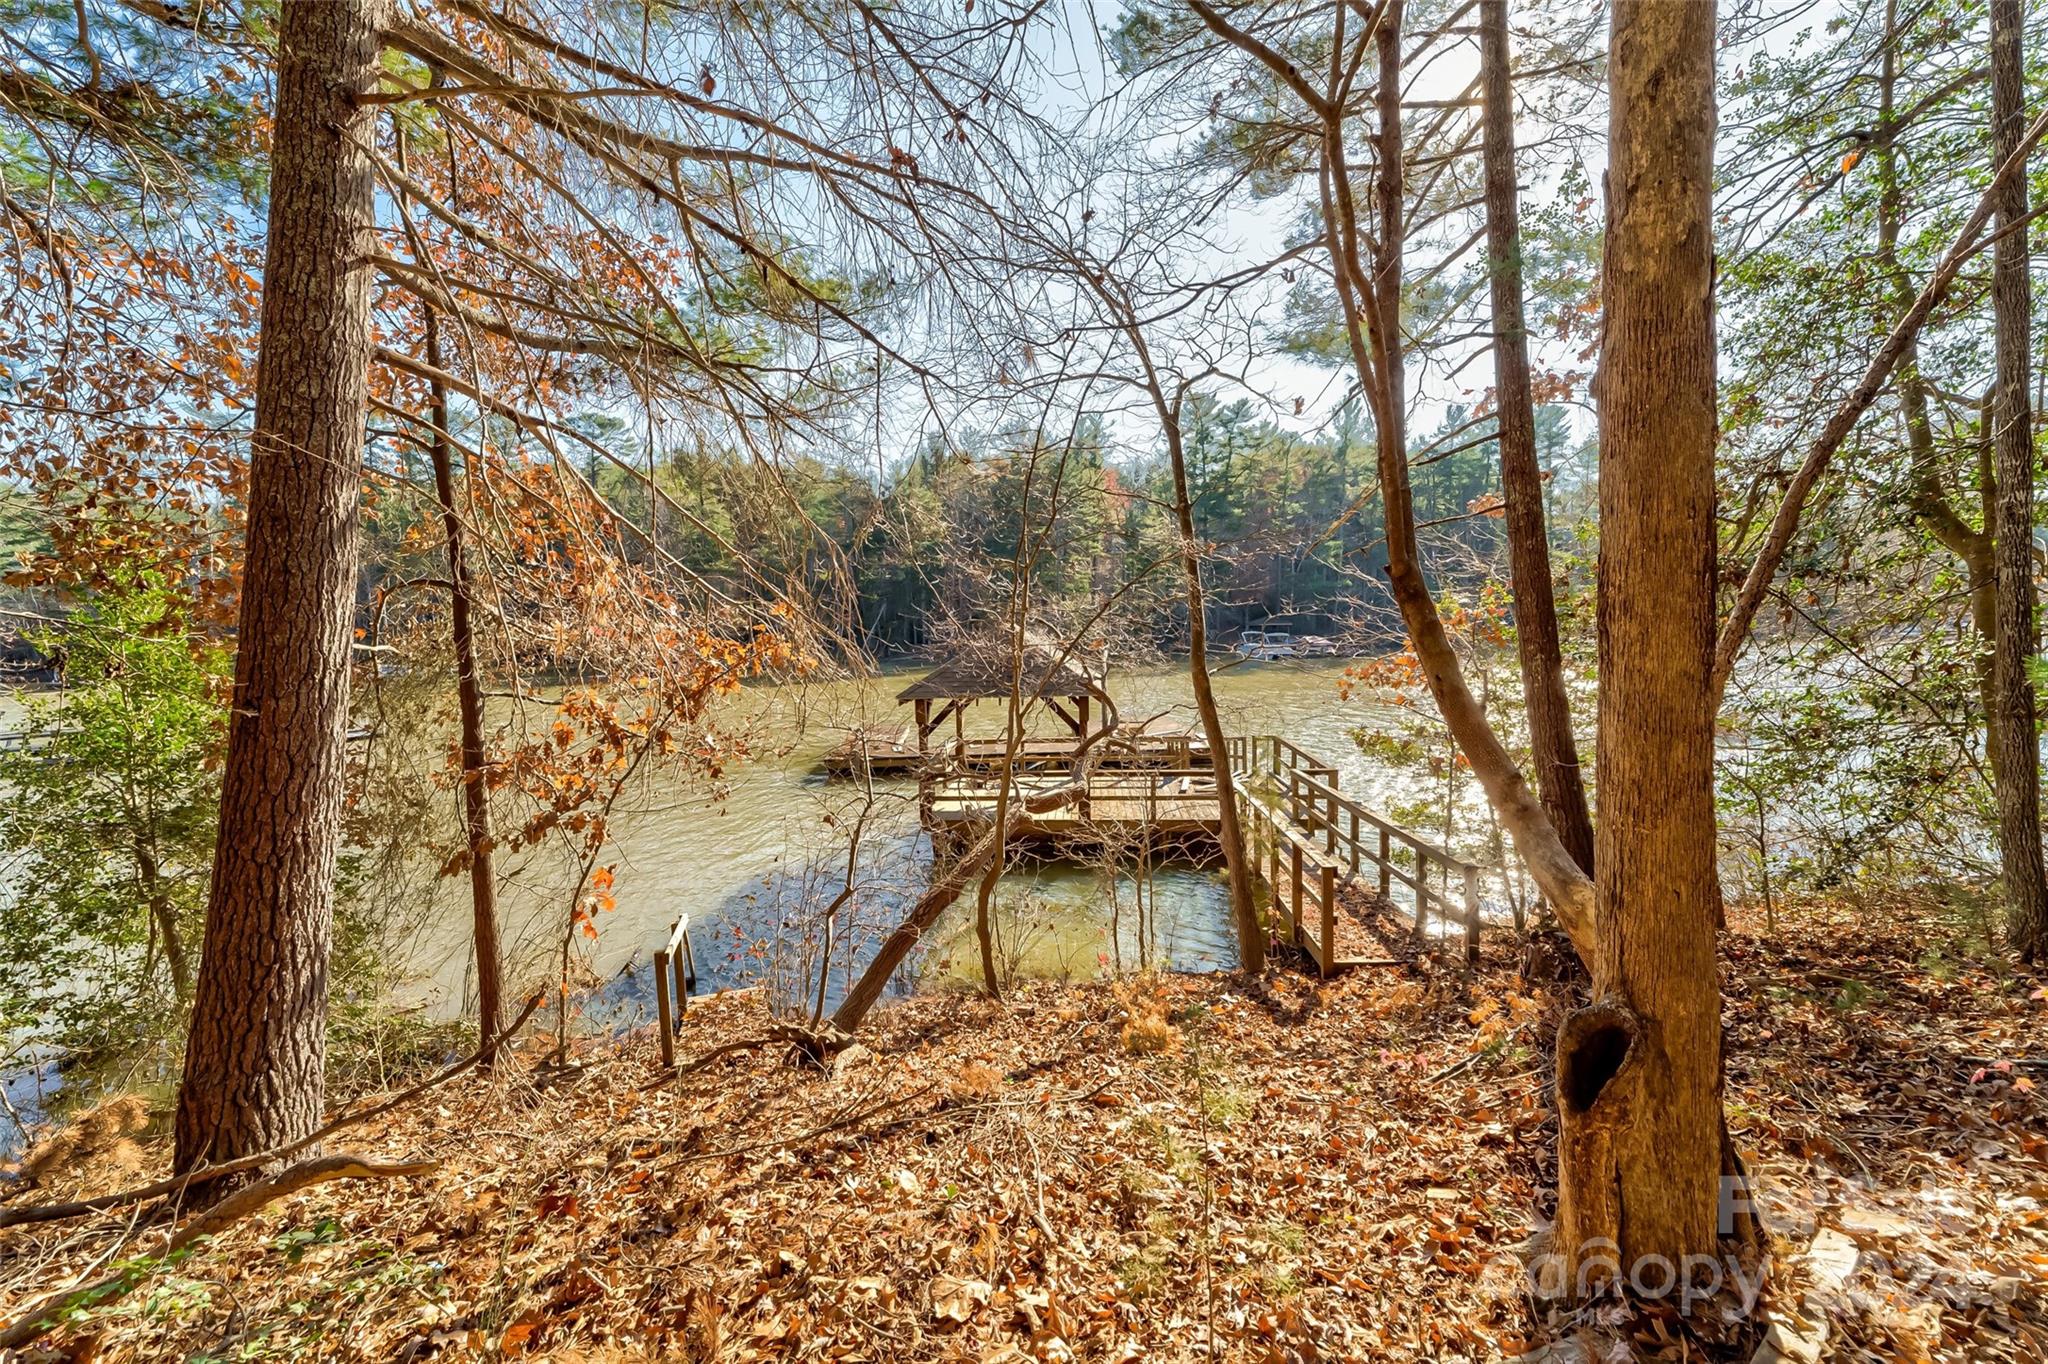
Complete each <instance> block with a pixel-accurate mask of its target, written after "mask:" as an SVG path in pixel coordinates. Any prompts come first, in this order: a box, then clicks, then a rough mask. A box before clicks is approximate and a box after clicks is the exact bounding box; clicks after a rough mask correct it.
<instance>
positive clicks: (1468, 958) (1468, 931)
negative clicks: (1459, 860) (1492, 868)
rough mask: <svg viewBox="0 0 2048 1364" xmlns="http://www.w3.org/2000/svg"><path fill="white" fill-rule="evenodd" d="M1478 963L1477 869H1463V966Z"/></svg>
mask: <svg viewBox="0 0 2048 1364" xmlns="http://www.w3.org/2000/svg"><path fill="white" fill-rule="evenodd" d="M1478 963H1479V868H1477V867H1471V866H1468V867H1466V868H1465V964H1466V965H1467V966H1476V965H1477V964H1478Z"/></svg>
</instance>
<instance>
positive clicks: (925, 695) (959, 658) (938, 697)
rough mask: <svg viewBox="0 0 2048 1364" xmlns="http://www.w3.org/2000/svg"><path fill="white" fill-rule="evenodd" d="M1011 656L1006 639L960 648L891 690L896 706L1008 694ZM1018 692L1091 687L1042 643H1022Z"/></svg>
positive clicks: (1063, 692)
mask: <svg viewBox="0 0 2048 1364" xmlns="http://www.w3.org/2000/svg"><path fill="white" fill-rule="evenodd" d="M1015 658H1016V655H1015V653H1014V651H1013V650H1012V649H1010V648H1009V647H1007V642H1005V643H998V644H988V645H983V646H981V647H975V646H973V645H969V646H965V647H964V648H963V649H962V650H961V651H959V652H957V653H955V655H954V656H953V657H952V658H950V659H948V660H947V661H946V662H944V663H941V664H940V665H939V666H938V667H936V668H934V669H932V670H931V671H930V672H928V673H926V674H925V675H924V676H923V677H921V678H919V679H918V680H917V681H915V682H913V683H911V684H910V685H909V686H907V687H905V688H904V689H903V690H902V691H900V692H897V693H896V704H897V705H899V706H900V705H903V704H905V703H907V702H911V701H952V700H962V699H964V700H969V701H981V700H987V699H990V698H992V697H1000V696H1008V695H1009V694H1010V677H1011V674H1012V673H1013V672H1014V671H1015V666H1014V664H1015ZM1022 676H1023V690H1024V695H1025V696H1027V697H1029V696H1089V695H1092V694H1093V693H1094V691H1095V689H1096V685H1095V683H1094V682H1093V681H1092V680H1091V679H1090V677H1089V675H1088V673H1087V671H1086V670H1085V669H1084V668H1083V667H1082V666H1081V664H1080V663H1079V662H1078V661H1076V660H1075V659H1074V658H1072V657H1062V651H1061V650H1060V649H1058V648H1055V647H1053V646H1051V645H1048V644H1038V643H1027V644H1026V645H1025V646H1024V671H1023V674H1022Z"/></svg>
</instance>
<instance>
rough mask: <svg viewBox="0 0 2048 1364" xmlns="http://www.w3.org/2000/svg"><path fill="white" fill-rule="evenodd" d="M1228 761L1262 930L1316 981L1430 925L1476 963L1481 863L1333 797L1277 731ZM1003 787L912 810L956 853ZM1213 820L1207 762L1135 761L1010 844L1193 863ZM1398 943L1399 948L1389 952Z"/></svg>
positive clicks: (1026, 786) (923, 793) (1329, 773)
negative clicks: (1173, 856) (1139, 853)
mask: <svg viewBox="0 0 2048 1364" xmlns="http://www.w3.org/2000/svg"><path fill="white" fill-rule="evenodd" d="M1227 756H1228V759H1229V763H1230V772H1231V776H1232V778H1233V785H1234V788H1235V791H1236V796H1237V802H1236V803H1237V809H1238V816H1239V823H1240V827H1241V828H1242V830H1243V833H1244V839H1245V847H1246V850H1247V851H1248V852H1249V853H1250V855H1251V861H1252V870H1253V873H1254V875H1255V876H1256V878H1257V879H1258V880H1259V881H1260V882H1262V883H1263V884H1264V887H1265V889H1266V891H1267V893H1268V897H1269V903H1270V909H1269V913H1270V914H1271V915H1272V917H1273V919H1274V924H1273V926H1274V928H1275V929H1276V930H1277V931H1278V932H1279V933H1280V935H1281V936H1282V937H1283V938H1284V939H1285V940H1286V941H1288V942H1290V943H1292V944H1294V945H1295V946H1297V947H1299V948H1300V949H1301V950H1302V951H1304V952H1306V953H1307V954H1308V956H1309V957H1310V959H1311V960H1313V961H1314V962H1315V964H1316V969H1317V970H1318V972H1319V973H1320V974H1322V975H1326V976H1327V975H1331V974H1334V973H1335V972H1337V971H1340V970H1343V969H1345V968H1347V967H1352V966H1362V965H1377V964H1386V963H1388V962H1391V961H1393V960H1396V959H1398V958H1399V956H1400V954H1401V953H1402V952H1406V953H1407V954H1409V955H1412V953H1413V950H1414V948H1416V947H1419V946H1420V945H1421V944H1422V943H1423V941H1424V940H1425V939H1426V938H1427V936H1428V934H1429V931H1430V930H1429V925H1430V921H1431V920H1432V919H1434V920H1436V921H1438V922H1439V923H1440V924H1443V925H1445V926H1447V927H1452V928H1455V929H1456V930H1458V931H1459V932H1460V933H1461V935H1462V938H1463V948H1464V952H1465V957H1466V959H1467V961H1474V960H1477V958H1478V954H1479V934H1480V899H1479V883H1480V878H1481V876H1482V875H1483V874H1484V872H1485V869H1484V868H1482V867H1480V866H1479V865H1478V864H1476V863H1472V862H1467V861H1465V860H1463V859H1462V858H1458V857H1454V856H1452V855H1451V854H1450V853H1449V852H1447V851H1445V850H1444V849H1442V848H1440V847H1438V846H1437V845H1435V844H1434V843H1431V842H1430V841H1429V840H1427V839H1425V838H1422V837H1420V836H1419V835H1416V834H1413V833H1410V832H1409V831H1408V830H1406V829H1403V828H1401V827H1400V826H1399V825H1397V824H1394V823H1393V822H1391V821H1389V820H1387V819H1384V818H1382V817H1381V816H1379V815H1377V814H1375V813H1374V812H1372V811H1371V810H1369V809H1367V808H1366V807H1365V806H1363V805H1361V804H1359V803H1358V802H1357V801H1354V800H1352V799H1350V798H1349V797H1347V796H1345V795H1343V794H1341V793H1340V792H1339V791H1338V789H1337V780H1338V778H1337V771H1336V769H1335V768H1334V767H1331V766H1329V765H1328V764H1326V763H1323V762H1321V761H1320V760H1318V759H1317V758H1316V757H1315V756H1314V755H1312V754H1310V753H1308V752H1307V751H1305V750H1304V749H1302V748H1300V747H1299V746H1297V745H1295V744H1293V743H1290V742H1289V741H1288V740H1286V739H1283V738H1280V737H1278V736H1277V735H1250V736H1244V737H1240V738H1234V739H1231V740H1229V742H1228V753H1227ZM1069 780H1070V777H1069V773H1068V772H1067V771H1065V770H1062V769H1061V767H1060V764H1058V763H1057V762H1056V761H1052V760H1047V762H1046V763H1045V765H1044V767H1043V768H1042V769H1041V770H1037V771H1021V772H1019V773H1018V774H1017V775H1016V776H1015V777H1013V778H1012V780H1011V786H1010V792H1011V797H1010V798H1011V799H1012V800H1013V801H1015V800H1028V799H1030V797H1031V796H1033V795H1034V794H1040V793H1044V792H1049V791H1052V790H1055V789H1057V788H1058V787H1060V786H1063V785H1065V784H1066V783H1067V782H1068V781H1069ZM1000 791H1001V783H1000V780H999V779H997V778H995V777H994V776H993V775H992V774H985V773H966V774H961V775H953V776H946V777H938V776H928V777H927V778H926V779H925V780H924V781H922V782H921V783H920V787H919V805H920V812H921V814H922V818H923V822H924V826H925V828H926V829H927V830H929V831H930V833H931V835H932V838H933V841H934V843H935V845H937V846H938V847H939V848H941V849H942V850H943V849H948V848H952V847H957V846H960V845H962V844H964V843H965V842H967V841H968V840H970V839H971V838H972V837H973V834H974V832H976V831H979V830H981V829H985V828H987V826H988V825H989V824H990V823H992V822H993V821H994V819H995V811H996V805H997V801H998V797H999V795H1000ZM1221 824H1222V813H1221V806H1220V803H1219V800H1218V795H1217V789H1216V773H1215V770H1214V769H1213V768H1212V767H1208V766H1200V767H1194V766H1183V767H1153V768H1149V769H1146V768H1135V767H1133V768H1124V769H1119V770H1111V771H1098V772H1096V773H1095V774H1094V775H1093V776H1092V777H1091V778H1090V780H1089V782H1088V789H1087V791H1086V793H1085V794H1083V795H1082V796H1080V797H1079V798H1078V799H1077V800H1074V801H1072V802H1070V803H1068V804H1066V805H1063V806H1061V807H1059V808H1057V809H1054V810H1050V811H1045V812H1042V813H1037V814H1032V815H1030V816H1028V817H1026V818H1025V820H1024V822H1023V824H1022V825H1021V826H1020V827H1019V829H1018V831H1017V833H1016V835H1015V836H1014V837H1015V839H1016V841H1018V842H1020V843H1024V844H1031V845H1036V846H1037V847H1038V848H1039V849H1041V850H1044V851H1050V852H1051V853H1052V854H1053V855H1056V856H1057V855H1073V854H1078V853H1080V852H1082V851H1083V850H1089V851H1098V852H1099V851H1102V850H1111V851H1114V849H1116V848H1117V847H1119V846H1124V847H1131V846H1138V845H1141V844H1142V845H1144V846H1147V847H1152V848H1158V847H1159V846H1160V845H1162V844H1164V845H1169V846H1171V847H1173V848H1175V849H1177V850H1179V851H1180V852H1182V853H1184V854H1189V855H1194V856H1198V857H1201V856H1214V855H1215V854H1216V853H1217V852H1218V851H1219V843H1218V839H1219V834H1220V829H1221ZM1403 899H1405V900H1406V901H1407V902H1408V906H1407V907H1406V910H1405V913H1404V907H1403V906H1402V904H1401V903H1400V901H1401V900H1403ZM1403 920H1405V923H1404V922H1402V921H1403ZM1403 936H1405V937H1406V939H1407V940H1408V941H1407V945H1406V946H1405V947H1403V946H1396V945H1395V944H1396V943H1397V942H1398V940H1399V939H1400V938H1402V937H1403Z"/></svg>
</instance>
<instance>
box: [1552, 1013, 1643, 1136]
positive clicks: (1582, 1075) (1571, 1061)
mask: <svg viewBox="0 0 2048 1364" xmlns="http://www.w3.org/2000/svg"><path fill="white" fill-rule="evenodd" d="M1574 1024H1576V1025H1577V1026H1576V1027H1573V1025H1574ZM1566 1026H1567V1027H1568V1028H1572V1029H1573V1032H1574V1033H1575V1034H1576V1035H1575V1036H1573V1037H1572V1038H1571V1039H1570V1041H1569V1045H1567V1046H1566V1047H1565V1049H1564V1055H1563V1058H1562V1059H1563V1064H1562V1065H1560V1066H1559V1068H1558V1076H1557V1088H1558V1093H1559V1094H1560V1095H1561V1096H1562V1097H1563V1099H1564V1102H1565V1104H1566V1106H1567V1107H1568V1108H1569V1109H1570V1111H1571V1112H1573V1113H1574V1114H1580V1113H1590V1112H1592V1111H1593V1105H1594V1104H1596V1103H1598V1102H1599V1101H1600V1096H1601V1095H1602V1094H1603V1093H1605V1092H1606V1089H1607V1086H1608V1084H1609V1082H1610V1081H1612V1080H1613V1079H1614V1077H1615V1076H1616V1075H1618V1074H1620V1073H1621V1068H1622V1066H1623V1064H1624V1063H1626V1062H1627V1060H1628V1056H1629V1052H1630V1050H1631V1049H1633V1048H1634V1046H1635V1041H1636V1025H1635V1020H1634V1018H1633V1017H1632V1016H1630V1015H1629V1014H1628V1013H1627V1012H1626V1011H1624V1010H1621V1009H1617V1008H1612V1007H1603V1006H1600V1005H1595V1006H1593V1008H1591V1009H1587V1010H1583V1011H1582V1012H1580V1013H1579V1014H1577V1015H1575V1016H1574V1017H1573V1018H1571V1019H1570V1020H1567V1023H1566Z"/></svg>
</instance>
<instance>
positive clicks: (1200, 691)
mask: <svg viewBox="0 0 2048 1364" xmlns="http://www.w3.org/2000/svg"><path fill="white" fill-rule="evenodd" d="M1162 424H1163V425H1164V427H1165V428H1166V454H1167V460H1168V462H1169V463H1170V464H1171V465H1172V469H1173V515H1174V521H1175V524H1176V526H1177V527H1178V529H1179V531H1180V565H1181V576H1182V578H1183V580H1184V582H1185V584H1186V596H1187V603H1188V680H1189V681H1190V682H1192V683H1193V684H1194V691H1195V713H1196V714H1197V715H1199V716H1200V717H1201V720H1202V737H1203V738H1204V739H1205V740H1207V742H1208V744H1209V755H1210V763H1211V765H1212V766H1213V767H1214V769H1215V772H1216V811H1217V838H1218V839H1219V841H1221V843H1222V844H1223V867H1224V871H1225V874H1226V875H1227V877H1228V879H1229V882H1230V917H1231V920H1232V922H1233V923H1234V924H1235V925H1236V927H1237V951H1238V958H1239V964H1240V965H1242V966H1243V967H1244V969H1245V971H1246V972H1247V973H1249V974H1251V975H1257V974H1258V973H1259V972H1261V971H1263V970H1265V969H1266V927H1265V925H1264V924H1262V923H1260V922H1259V909H1258V903H1257V902H1256V901H1255V900H1254V899H1253V898H1252V869H1251V858H1250V857H1249V856H1248V855H1247V854H1246V852H1245V846H1244V826H1243V825H1242V824H1241V823H1240V822H1239V820H1238V817H1237V782H1236V780H1235V779H1234V778H1233V777H1232V775H1231V771H1230V751H1229V744H1228V740H1227V738H1226V736H1225V734H1224V731H1223V716H1222V713H1221V712H1220V711H1218V710H1217V708H1216V689H1215V688H1214V687H1213V686H1212V685H1210V681H1209V623H1208V620H1207V615H1206V613H1207V610H1208V606H1207V598H1206V596H1205V594H1204V593H1203V591H1202V547H1201V542H1200V541H1199V540H1198V539H1196V537H1195V503H1194V499H1193V497H1192V496H1190V494H1189V490H1188V461H1187V451H1186V448H1185V447H1184V446H1183V445H1182V443H1181V432H1180V408H1179V405H1178V404H1175V405H1174V407H1173V408H1172V410H1171V412H1170V414H1169V415H1168V416H1167V418H1166V420H1165V421H1164V422H1163V423H1162Z"/></svg>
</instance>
